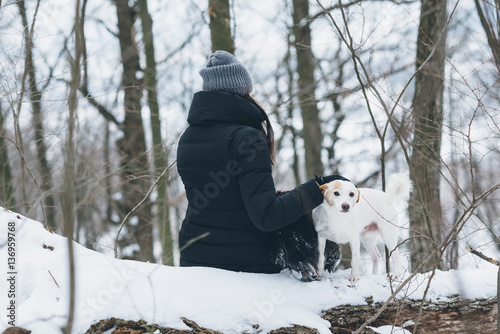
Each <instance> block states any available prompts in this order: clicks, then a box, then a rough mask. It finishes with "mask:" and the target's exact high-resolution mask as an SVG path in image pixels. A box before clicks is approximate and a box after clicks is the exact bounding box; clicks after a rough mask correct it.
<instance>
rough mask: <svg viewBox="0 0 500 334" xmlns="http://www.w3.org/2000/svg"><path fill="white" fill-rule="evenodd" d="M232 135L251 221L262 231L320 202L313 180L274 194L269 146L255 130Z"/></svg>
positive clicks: (271, 229)
mask: <svg viewBox="0 0 500 334" xmlns="http://www.w3.org/2000/svg"><path fill="white" fill-rule="evenodd" d="M242 132H244V134H243V135H239V136H238V135H237V136H235V138H234V139H235V141H234V143H235V146H234V147H235V149H236V156H237V162H238V165H239V167H240V174H239V177H238V182H239V186H240V190H241V194H242V197H243V202H244V203H245V207H246V210H247V212H248V215H249V216H250V219H251V221H252V223H253V224H254V225H255V226H256V227H257V228H258V229H260V230H262V231H274V230H277V229H279V228H281V227H283V226H286V225H288V224H291V223H293V222H294V221H296V220H297V219H298V218H300V217H301V216H303V215H304V214H306V213H309V212H310V211H312V210H313V209H314V208H315V207H317V206H318V205H320V204H321V203H322V202H323V195H322V193H321V190H320V189H319V187H318V185H317V184H316V182H315V181H314V180H310V181H308V182H306V183H304V184H302V185H300V186H298V187H296V188H295V189H293V190H292V191H290V192H287V193H285V194H282V195H280V196H276V189H275V186H274V181H273V178H272V169H271V160H270V156H269V149H268V147H267V144H266V140H265V138H264V135H263V134H262V133H261V132H260V131H259V130H257V129H250V130H248V128H247V129H245V131H242Z"/></svg>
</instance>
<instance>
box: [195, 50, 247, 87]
mask: <svg viewBox="0 0 500 334" xmlns="http://www.w3.org/2000/svg"><path fill="white" fill-rule="evenodd" d="M200 75H201V77H202V78H203V90H204V91H213V90H215V91H224V92H231V93H236V94H239V95H246V94H248V93H250V92H251V91H252V79H251V78H250V74H249V73H248V71H247V70H246V68H245V66H243V65H242V64H241V63H240V62H239V61H238V59H236V58H235V57H234V56H233V55H232V54H230V53H229V52H226V51H220V50H219V51H215V52H214V53H213V54H212V55H210V57H209V58H208V62H207V66H206V67H205V68H203V69H201V70H200Z"/></svg>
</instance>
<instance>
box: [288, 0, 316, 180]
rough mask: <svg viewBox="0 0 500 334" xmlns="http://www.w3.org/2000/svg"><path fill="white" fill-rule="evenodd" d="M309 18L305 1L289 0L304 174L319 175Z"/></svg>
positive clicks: (314, 85) (313, 63)
mask: <svg viewBox="0 0 500 334" xmlns="http://www.w3.org/2000/svg"><path fill="white" fill-rule="evenodd" d="M308 17H309V2H308V0H293V34H294V36H295V50H296V52H297V73H298V74H299V85H298V86H299V103H300V108H301V110H302V120H303V133H302V137H303V139H304V149H305V158H306V175H307V177H308V178H309V177H313V176H314V174H317V175H322V174H323V164H322V162H321V148H322V142H323V135H322V133H321V127H320V123H319V110H318V106H317V103H316V98H315V96H314V94H315V91H316V81H315V80H314V67H315V59H314V55H313V53H312V50H311V28H310V26H309V24H308V22H307V18H308Z"/></svg>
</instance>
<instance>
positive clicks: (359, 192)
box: [356, 188, 361, 203]
mask: <svg viewBox="0 0 500 334" xmlns="http://www.w3.org/2000/svg"><path fill="white" fill-rule="evenodd" d="M356 190H357V191H358V199H357V200H356V203H358V202H359V199H360V198H361V191H359V189H358V188H356Z"/></svg>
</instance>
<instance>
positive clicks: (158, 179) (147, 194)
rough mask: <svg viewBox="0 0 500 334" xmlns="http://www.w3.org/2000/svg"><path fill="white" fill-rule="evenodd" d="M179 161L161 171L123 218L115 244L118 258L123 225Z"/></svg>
mask: <svg viewBox="0 0 500 334" xmlns="http://www.w3.org/2000/svg"><path fill="white" fill-rule="evenodd" d="M176 162H177V160H176V161H174V162H172V163H171V164H170V166H168V167H166V168H165V169H164V170H163V172H162V173H161V175H160V176H159V177H158V178H157V179H156V181H155V183H154V184H153V185H152V186H151V188H150V189H149V190H148V192H147V193H146V196H144V198H143V199H142V200H141V201H140V202H139V203H138V204H137V205H136V206H135V207H134V208H133V209H132V210H130V211H129V212H128V213H127V215H126V216H125V218H123V220H122V222H121V224H120V228H119V229H118V233H116V238H115V246H114V251H115V258H118V238H119V237H120V232H121V231H122V229H123V226H124V225H125V223H126V222H127V220H128V218H129V217H130V216H131V215H132V213H134V212H135V210H137V209H138V208H139V207H140V206H141V205H142V204H143V203H144V202H145V201H146V199H147V198H148V197H149V195H151V193H152V192H153V189H154V188H155V187H156V185H157V184H158V183H159V182H160V180H161V178H162V177H164V176H165V174H167V172H168V171H169V170H170V168H172V166H173V165H175V163H176Z"/></svg>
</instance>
